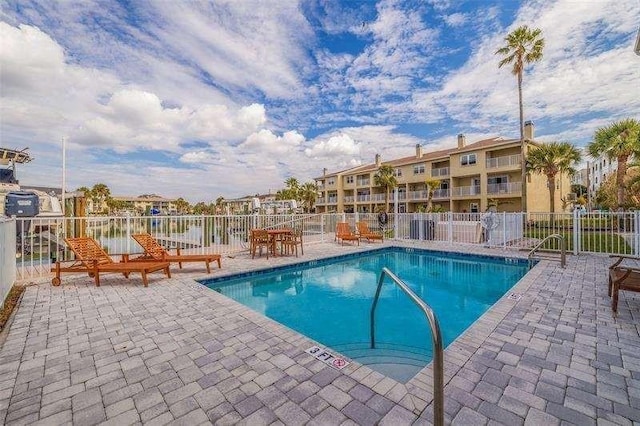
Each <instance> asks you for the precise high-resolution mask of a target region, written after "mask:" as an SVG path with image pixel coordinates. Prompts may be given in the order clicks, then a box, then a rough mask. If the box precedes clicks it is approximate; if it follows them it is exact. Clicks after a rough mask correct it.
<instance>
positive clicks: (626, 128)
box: [587, 118, 640, 209]
mask: <svg viewBox="0 0 640 426" xmlns="http://www.w3.org/2000/svg"><path fill="white" fill-rule="evenodd" d="M587 151H588V152H589V155H591V156H592V157H594V158H597V157H601V156H603V155H605V156H606V157H607V158H608V159H609V161H611V160H614V159H615V160H617V161H618V169H617V171H616V188H617V190H618V209H621V208H623V206H624V204H625V189H626V188H625V175H626V174H627V167H628V166H627V162H628V161H629V159H630V158H631V157H632V156H635V158H636V159H637V158H640V121H638V120H635V119H633V118H627V119H625V120H620V121H616V122H614V123H612V124H610V125H608V126H605V127H601V128H599V129H598V130H596V133H595V135H594V137H593V141H592V142H591V143H589V145H587Z"/></svg>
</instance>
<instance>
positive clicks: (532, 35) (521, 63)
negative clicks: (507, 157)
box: [496, 25, 544, 211]
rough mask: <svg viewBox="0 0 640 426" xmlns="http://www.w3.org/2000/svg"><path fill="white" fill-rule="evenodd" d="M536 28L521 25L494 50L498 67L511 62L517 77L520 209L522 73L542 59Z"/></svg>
mask: <svg viewBox="0 0 640 426" xmlns="http://www.w3.org/2000/svg"><path fill="white" fill-rule="evenodd" d="M541 33H542V31H541V30H540V29H538V28H529V27H528V26H526V25H522V26H520V27H518V28H516V29H515V30H513V31H511V32H510V33H509V34H508V35H507V36H506V37H505V39H504V40H505V42H506V45H505V46H503V47H501V48H500V49H498V50H496V55H501V56H503V58H502V60H501V61H500V63H499V64H498V68H502V67H503V66H504V65H510V64H513V67H512V68H511V73H512V74H513V75H515V76H517V78H518V102H519V106H520V149H521V151H522V210H523V211H526V210H527V185H526V182H527V180H526V177H527V166H526V164H527V153H526V148H527V147H526V142H525V140H524V107H523V103H522V74H523V72H524V68H525V66H526V65H527V64H530V63H533V62H537V61H539V60H540V59H542V49H543V48H544V39H543V38H542V37H541Z"/></svg>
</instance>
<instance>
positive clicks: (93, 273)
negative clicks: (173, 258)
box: [51, 237, 171, 287]
mask: <svg viewBox="0 0 640 426" xmlns="http://www.w3.org/2000/svg"><path fill="white" fill-rule="evenodd" d="M64 241H65V243H66V244H67V246H68V247H69V248H70V249H71V251H72V252H73V254H75V257H76V258H75V260H70V261H57V262H56V264H55V266H54V267H52V268H51V269H52V272H55V274H56V276H55V277H54V278H53V280H51V283H52V284H53V285H54V286H58V285H60V283H61V280H60V274H61V273H62V272H76V273H77V272H84V273H87V274H89V276H90V277H93V278H94V280H95V283H96V287H100V274H101V273H105V272H117V273H121V274H123V275H124V276H125V277H126V278H129V274H130V273H131V272H140V274H142V283H143V284H144V286H145V287H148V286H149V282H148V281H147V274H149V273H151V272H155V271H164V273H165V275H166V276H167V277H168V278H171V271H169V262H158V261H154V260H151V261H145V262H128V261H127V260H128V256H126V255H125V256H123V262H115V261H114V260H113V259H112V258H111V257H110V256H109V255H108V254H107V252H105V251H104V250H103V249H102V247H100V245H99V244H98V242H97V241H96V240H94V239H93V238H89V237H78V238H65V239H64ZM63 263H70V265H69V266H63Z"/></svg>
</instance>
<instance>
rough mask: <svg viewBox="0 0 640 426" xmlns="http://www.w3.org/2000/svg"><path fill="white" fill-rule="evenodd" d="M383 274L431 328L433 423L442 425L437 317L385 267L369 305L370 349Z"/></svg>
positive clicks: (441, 368) (441, 365)
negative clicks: (414, 306)
mask: <svg viewBox="0 0 640 426" xmlns="http://www.w3.org/2000/svg"><path fill="white" fill-rule="evenodd" d="M385 275H387V276H389V278H391V280H393V282H394V283H395V284H396V285H398V287H400V289H401V290H402V291H403V292H404V293H405V294H406V295H407V296H409V298H410V299H411V300H412V301H413V302H414V303H415V304H416V305H418V307H419V308H420V309H421V310H422V312H423V313H424V315H425V316H426V317H427V321H428V322H429V327H430V328H431V340H432V343H433V424H434V425H435V426H442V425H444V350H443V345H442V333H441V332H440V325H439V324H438V319H437V318H436V316H435V314H434V313H433V309H431V307H430V306H429V305H427V304H426V303H425V302H424V300H422V299H420V297H418V295H417V294H415V293H414V292H413V290H411V288H409V286H407V284H405V282H404V281H402V280H401V279H400V278H398V277H397V276H396V275H395V274H394V273H393V272H391V271H390V270H389V269H388V268H386V267H384V268H382V271H380V278H379V279H378V287H377V289H376V295H375V297H374V298H373V303H372V305H371V349H375V346H376V340H375V312H376V306H377V305H378V298H379V297H380V289H381V288H382V283H383V282H384V277H385Z"/></svg>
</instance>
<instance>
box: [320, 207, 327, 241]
mask: <svg viewBox="0 0 640 426" xmlns="http://www.w3.org/2000/svg"><path fill="white" fill-rule="evenodd" d="M325 216H326V215H325V214H324V213H323V214H321V215H320V242H321V243H324V218H325Z"/></svg>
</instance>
